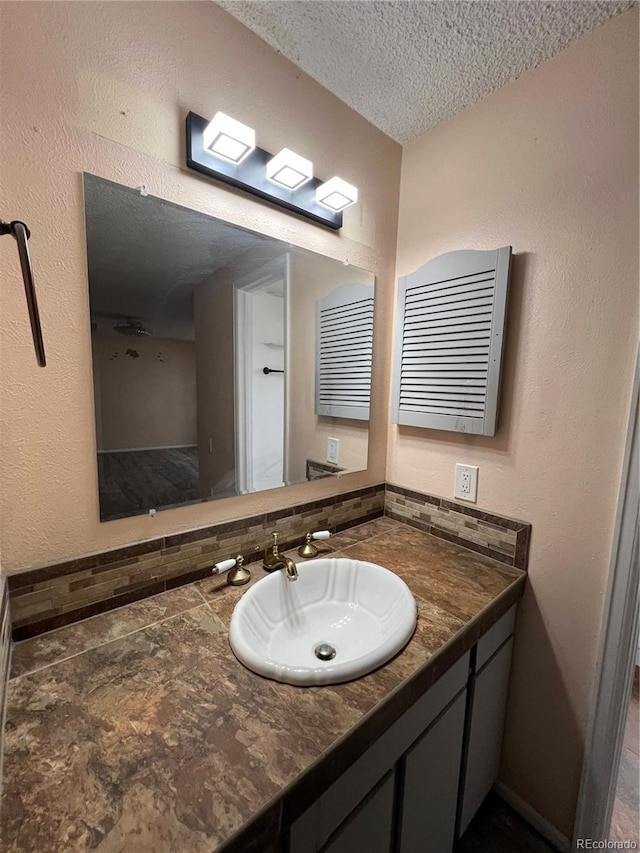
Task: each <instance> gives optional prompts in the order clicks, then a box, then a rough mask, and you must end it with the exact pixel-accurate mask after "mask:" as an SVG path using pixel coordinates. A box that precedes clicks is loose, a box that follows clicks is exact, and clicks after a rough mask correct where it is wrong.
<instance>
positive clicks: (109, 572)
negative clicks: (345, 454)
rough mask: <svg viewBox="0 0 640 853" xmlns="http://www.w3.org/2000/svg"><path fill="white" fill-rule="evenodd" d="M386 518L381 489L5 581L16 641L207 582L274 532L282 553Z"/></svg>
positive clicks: (253, 555)
mask: <svg viewBox="0 0 640 853" xmlns="http://www.w3.org/2000/svg"><path fill="white" fill-rule="evenodd" d="M383 513H384V484H383V483H379V484H377V485H374V486H368V487H366V488H363V489H356V490H353V491H351V492H345V493H342V494H339V495H331V496H328V497H326V498H322V499H320V500H316V501H310V502H307V503H304V504H300V505H298V506H296V507H288V508H285V509H281V510H276V511H273V512H268V513H263V514H261V515H256V516H251V517H248V518H247V517H245V518H239V519H235V520H233V521H227V522H222V523H220V524H215V525H211V526H209V527H204V528H200V529H198V530H189V531H186V532H184V533H176V534H173V535H171V536H164V537H159V538H157V539H152V540H149V541H147V542H139V543H136V544H133V545H126V546H124V547H122V548H115V549H112V550H110V551H106V552H103V553H100V554H92V555H89V556H86V557H79V558H77V559H74V560H67V561H65V562H63V563H56V564H54V565H50V566H43V567H41V568H36V569H32V570H30V571H27V572H22V573H20V574H15V575H11V574H10V575H9V576H8V585H9V594H10V599H11V617H12V622H13V638H14V640H23V639H26V638H27V637H33V636H36V635H37V634H42V633H44V632H45V631H51V630H53V629H54V628H59V627H61V626H62V625H67V624H69V623H71V622H77V621H79V620H81V619H86V618H88V617H90V616H95V615H96V614H98V613H104V612H106V611H108V610H113V609H114V608H116V607H121V606H122V605H123V604H130V603H132V602H134V601H138V600H140V599H143V598H147V597H148V596H151V595H156V594H157V593H160V592H165V591H167V590H169V589H174V588H175V587H178V586H182V585H183V584H187V583H191V582H193V581H196V580H201V579H202V578H206V577H208V576H209V575H210V573H211V567H212V566H213V564H214V563H217V562H218V561H219V560H222V559H225V558H227V557H229V556H235V555H236V554H242V555H243V556H244V558H245V560H246V561H247V562H252V561H255V560H257V559H260V558H261V557H262V552H263V549H264V548H265V547H266V545H267V544H268V543H269V536H270V534H271V532H272V531H277V532H278V533H279V534H280V543H281V545H282V549H283V550H286V549H288V548H292V547H294V546H297V545H299V544H300V543H301V542H302V541H303V539H304V535H305V533H306V532H307V531H308V530H314V529H315V530H317V529H325V528H326V529H330V530H331V531H332V532H333V533H338V532H340V531H341V530H345V529H347V528H348V527H353V526H355V525H357V524H363V523H364V522H365V521H371V520H373V519H374V518H379V517H380V516H382V515H383Z"/></svg>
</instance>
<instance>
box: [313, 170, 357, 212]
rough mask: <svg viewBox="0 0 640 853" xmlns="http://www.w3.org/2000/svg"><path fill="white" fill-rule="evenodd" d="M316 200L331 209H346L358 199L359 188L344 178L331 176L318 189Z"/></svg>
mask: <svg viewBox="0 0 640 853" xmlns="http://www.w3.org/2000/svg"><path fill="white" fill-rule="evenodd" d="M316 201H317V202H318V204H322V205H324V206H325V207H328V208H329V209H330V210H335V211H340V210H344V209H345V207H349V206H350V205H352V204H355V203H356V202H357V201H358V188H357V187H354V186H353V184H348V183H347V182H346V181H343V180H342V178H338V177H335V178H331V180H329V181H326V182H325V183H324V184H320V186H319V187H318V189H317V190H316Z"/></svg>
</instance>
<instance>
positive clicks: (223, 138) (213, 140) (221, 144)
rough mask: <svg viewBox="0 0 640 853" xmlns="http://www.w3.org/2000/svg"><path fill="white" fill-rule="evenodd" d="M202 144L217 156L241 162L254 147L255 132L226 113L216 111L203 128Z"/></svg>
mask: <svg viewBox="0 0 640 853" xmlns="http://www.w3.org/2000/svg"><path fill="white" fill-rule="evenodd" d="M203 144H204V147H205V149H206V150H207V151H210V152H211V153H212V154H215V155H216V156H217V157H224V159H225V160H229V162H231V163H242V161H243V160H244V158H245V157H247V156H248V155H249V154H251V152H252V151H253V149H254V148H255V147H256V132H255V130H254V129H253V128H252V127H249V126H248V125H246V124H242V122H241V121H236V119H234V118H231V116H228V115H227V114H226V113H220V112H218V113H216V114H215V115H214V117H213V118H212V119H211V121H210V122H209V124H208V125H207V126H206V128H205V130H204V134H203Z"/></svg>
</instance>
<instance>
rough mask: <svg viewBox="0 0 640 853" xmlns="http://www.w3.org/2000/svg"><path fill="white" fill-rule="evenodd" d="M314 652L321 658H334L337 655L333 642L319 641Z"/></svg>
mask: <svg viewBox="0 0 640 853" xmlns="http://www.w3.org/2000/svg"><path fill="white" fill-rule="evenodd" d="M313 653H314V654H315V656H316V657H317V658H319V659H320V660H333V658H334V657H335V656H336V650H335V649H334V647H333V646H332V645H331V643H318V645H317V646H316V647H315V649H314V650H313Z"/></svg>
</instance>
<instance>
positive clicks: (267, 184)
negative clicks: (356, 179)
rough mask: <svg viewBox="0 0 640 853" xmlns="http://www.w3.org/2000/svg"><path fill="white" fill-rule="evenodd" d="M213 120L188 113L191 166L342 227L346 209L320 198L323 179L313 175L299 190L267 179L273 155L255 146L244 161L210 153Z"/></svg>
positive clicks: (297, 210) (318, 220)
mask: <svg viewBox="0 0 640 853" xmlns="http://www.w3.org/2000/svg"><path fill="white" fill-rule="evenodd" d="M208 124H209V122H208V120H207V119H205V118H202V116H199V115H196V114H195V113H189V114H188V115H187V166H188V167H189V168H190V169H194V170H195V171H196V172H200V173H201V174H203V175H207V177H209V178H215V180H217V181H222V182H223V183H225V184H230V185H231V186H232V187H237V188H238V189H241V190H244V191H245V192H247V193H251V195H255V196H257V197H258V198H261V199H264V200H265V201H269V202H271V203H272V204H275V205H277V206H278V207H283V208H285V209H286V210H290V211H291V212H292V213H297V214H299V215H300V216H304V217H306V218H307V219H311V220H313V221H314V222H318V223H320V225H326V226H327V227H328V228H331V229H333V230H334V231H337V230H338V229H339V228H342V212H340V211H332V210H330V209H329V208H327V207H325V206H324V205H322V204H319V203H318V202H317V201H316V190H317V188H318V187H320V186H322V184H323V181H320V180H319V179H318V178H312V179H311V180H309V181H307V182H306V183H305V184H304V186H301V187H299V188H298V189H297V190H289V189H287V188H286V187H283V186H281V185H279V184H277V183H274V182H273V181H270V180H269V179H268V178H267V163H268V162H269V161H270V160H271V159H272V158H273V155H272V154H270V153H269V152H268V151H265V150H264V149H262V148H257V147H256V148H254V149H253V150H252V151H251V153H250V154H248V155H247V156H245V157H244V159H243V160H242V161H241V162H240V163H237V164H236V163H232V162H230V161H227V160H224V159H223V158H221V157H216V156H215V154H210V153H209V152H208V151H207V150H206V149H205V145H204V131H205V129H206V128H207V126H208Z"/></svg>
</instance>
